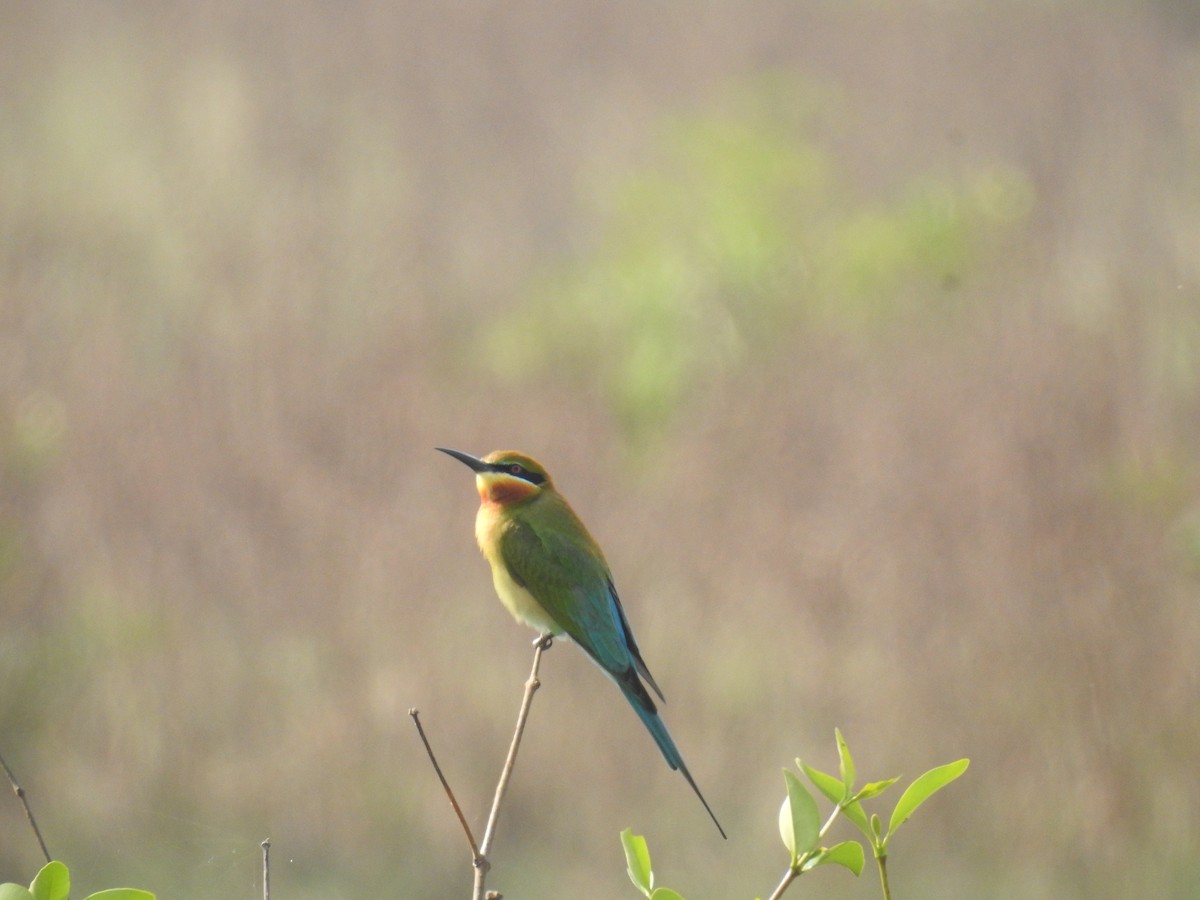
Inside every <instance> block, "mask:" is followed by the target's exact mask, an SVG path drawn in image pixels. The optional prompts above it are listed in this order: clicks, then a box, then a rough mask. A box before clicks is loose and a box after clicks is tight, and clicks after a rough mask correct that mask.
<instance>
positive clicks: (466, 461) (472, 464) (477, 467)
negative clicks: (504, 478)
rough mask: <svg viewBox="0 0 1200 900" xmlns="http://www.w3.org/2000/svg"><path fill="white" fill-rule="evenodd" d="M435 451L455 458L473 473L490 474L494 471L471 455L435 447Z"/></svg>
mask: <svg viewBox="0 0 1200 900" xmlns="http://www.w3.org/2000/svg"><path fill="white" fill-rule="evenodd" d="M434 449H435V450H441V451H442V452H443V453H445V454H448V455H449V456H453V457H454V458H455V459H457V460H458V461H459V462H460V463H462V464H463V465H464V466H466V467H467V468H468V469H470V470H471V471H472V472H490V471H491V470H492V467H491V466H490V465H489V464H488V463H485V462H484V461H483V460H482V459H479V458H478V457H475V456H472V455H471V454H470V453H463V452H462V451H461V450H449V449H447V448H445V447H434Z"/></svg>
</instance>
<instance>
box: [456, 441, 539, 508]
mask: <svg viewBox="0 0 1200 900" xmlns="http://www.w3.org/2000/svg"><path fill="white" fill-rule="evenodd" d="M437 449H438V450H441V451H442V452H443V453H446V454H449V455H450V456H453V457H454V458H455V459H457V460H458V461H459V462H461V463H462V464H463V465H465V466H466V467H467V468H469V469H470V470H471V471H472V472H474V473H475V487H476V488H478V490H479V499H480V500H482V501H483V502H484V503H494V504H496V505H498V506H512V505H513V504H516V503H523V502H524V501H526V500H532V499H533V498H534V497H536V496H537V495H538V494H540V493H541V492H542V491H553V490H554V482H552V481H551V480H550V474H549V473H548V472H547V471H546V469H545V467H544V466H543V465H542V464H541V463H540V462H538V461H537V460H536V459H534V458H533V457H532V456H526V455H525V454H524V453H518V452H517V451H515V450H496V451H494V452H492V453H489V454H488V455H487V456H485V457H483V458H479V457H475V456H472V455H471V454H469V453H463V452H462V451H461V450H449V449H447V448H445V447H438V448H437Z"/></svg>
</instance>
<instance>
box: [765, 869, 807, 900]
mask: <svg viewBox="0 0 1200 900" xmlns="http://www.w3.org/2000/svg"><path fill="white" fill-rule="evenodd" d="M799 875H800V870H799V869H792V868H789V869H788V870H787V871H786V872H784V873H783V880H782V881H781V882H779V887H777V888H775V890H774V891H773V892H772V894H771V896H770V897H768V898H767V900H779V898H780V897H782V896H783V892H784V891H786V890H787V889H788V885H789V884H791V883H792V882H793V881H795V880H796V878H797V877H798V876H799Z"/></svg>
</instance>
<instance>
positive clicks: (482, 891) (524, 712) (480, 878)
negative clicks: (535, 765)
mask: <svg viewBox="0 0 1200 900" xmlns="http://www.w3.org/2000/svg"><path fill="white" fill-rule="evenodd" d="M553 643H554V639H553V636H552V635H549V634H543V635H541V636H540V637H539V638H538V639H537V640H536V641H534V642H533V668H532V669H531V670H530V672H529V680H528V681H526V682H525V695H524V696H523V697H522V698H521V709H520V711H518V713H517V727H516V730H515V731H514V732H513V739H512V744H511V745H510V746H509V748H508V756H507V757H506V758H505V760H504V768H503V769H501V770H500V780H499V782H497V784H496V795H495V797H494V798H493V799H492V809H491V812H490V813H489V814H488V821H487V829H486V830H485V831H484V833H483V843H482V844H476V843H475V835H474V834H472V833H471V826H470V825H468V824H467V818H466V816H464V815H463V811H462V807H460V806H459V805H458V800H457V799H456V798H455V796H454V791H453V790H451V788H450V783H449V782H448V781H446V776H445V775H443V774H442V767H441V766H440V765H438V761H437V757H436V756H435V755H434V752H433V747H431V746H430V745H429V739H428V738H427V737H426V736H425V729H424V728H422V727H421V719H420V713H419V712H418V711H417V710H416V709H410V710H409V711H408V714H409V715H410V716H411V717H412V720H413V724H414V725H416V726H417V734H419V735H420V736H421V743H423V744H424V745H425V752H426V753H428V754H429V761H430V762H431V763H433V770H434V771H435V772H437V776H438V780H440V781H441V782H442V788H443V789H444V790H445V792H446V796H447V797H448V798H449V799H450V805H451V806H452V807H453V808H454V814H455V815H456V816H458V821H459V824H460V825H462V829H463V832H464V833H465V834H466V836H467V843H468V844H470V845H471V865H472V866H473V867H474V869H475V884H474V889H473V892H472V894H471V897H472V900H501V895H500V894H499V893H498V892H496V891H488V890H486V882H487V873H488V870H490V869H491V867H492V864H491V863H490V862H489V861H488V858H487V854H488V850H489V849H490V848H491V846H492V839H493V838H494V837H495V835H496V821H497V819H499V817H500V804H501V802H503V800H504V795H505V793H506V792H507V791H508V782H509V779H510V778H511V777H512V773H513V767H514V766H515V765H516V762H517V750H518V749H520V746H521V736H522V735H523V734H524V733H525V722H526V721H527V720H528V719H529V707H530V706H531V704H532V703H533V695H534V694H535V693H536V692H537V689H538V688H539V687H541V685H542V683H541V682H540V681H538V668H539V666H541V663H542V654H543V653H544V652H545V651H547V650H549V649H550V646H551V645H552V644H553Z"/></svg>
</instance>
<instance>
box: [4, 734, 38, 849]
mask: <svg viewBox="0 0 1200 900" xmlns="http://www.w3.org/2000/svg"><path fill="white" fill-rule="evenodd" d="M0 767H2V768H3V769H4V774H5V775H7V776H8V783H9V784H11V785H12V789H13V793H14V794H16V795H17V799H18V800H20V801H21V808H22V809H24V810H25V818H26V819H28V820H29V827H30V828H32V829H33V836H34V837H36V838H37V842H38V846H39V847H41V848H42V856H44V857H46V862H50V851H49V850H47V849H46V842H45V841H44V840H42V830H41V829H40V828H38V823H37V819H35V818H34V817H33V810H32V809H30V808H29V801H28V800H27V799H25V788H23V787H21V785H19V784H17V777H16V776H15V775H13V772H12V769H10V768H9V767H8V763H6V762H5V761H4V757H3V756H0Z"/></svg>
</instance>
